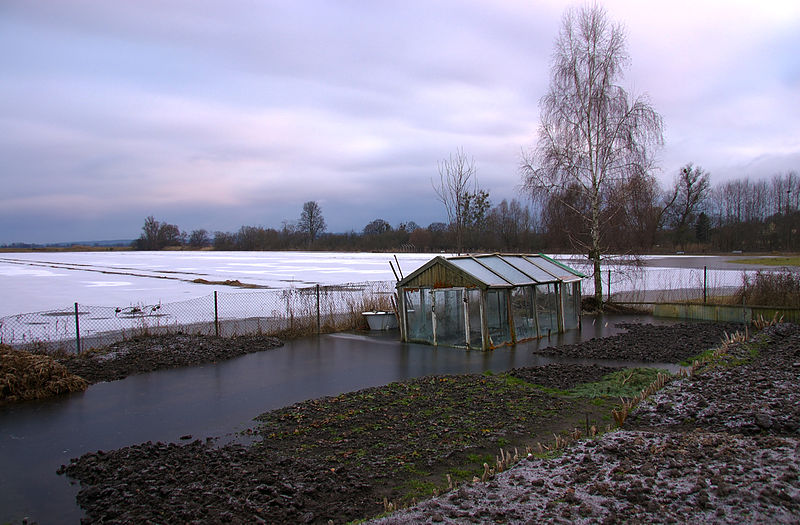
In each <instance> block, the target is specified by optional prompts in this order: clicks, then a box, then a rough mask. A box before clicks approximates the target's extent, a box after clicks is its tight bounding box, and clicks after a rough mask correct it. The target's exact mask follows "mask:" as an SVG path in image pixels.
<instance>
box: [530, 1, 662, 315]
mask: <svg viewBox="0 0 800 525" xmlns="http://www.w3.org/2000/svg"><path fill="white" fill-rule="evenodd" d="M629 62H630V59H629V56H628V53H627V49H626V44H625V32H624V30H623V28H622V26H621V25H619V24H613V23H611V22H610V21H609V20H608V17H607V15H606V12H605V10H604V9H603V8H602V7H600V6H599V5H597V4H595V5H592V6H586V7H582V8H580V9H577V10H576V9H570V10H568V11H566V13H565V14H564V17H563V19H562V24H561V30H560V32H559V35H558V37H557V38H556V42H555V51H554V53H553V57H552V61H551V66H550V88H549V91H548V93H547V94H546V95H545V96H544V97H543V98H542V99H541V100H540V103H539V108H540V118H541V123H540V126H539V131H538V138H537V142H536V145H535V147H534V148H533V149H532V150H530V151H528V152H524V153H523V158H522V163H521V174H522V177H523V181H524V186H525V188H526V189H527V190H528V191H530V192H532V193H533V194H534V197H535V196H537V195H539V196H542V195H544V196H547V197H549V198H550V199H557V200H562V197H563V196H564V195H570V194H571V193H572V192H573V191H575V190H577V191H578V192H579V194H580V197H581V200H582V201H584V205H582V206H575V205H574V204H573V203H572V202H570V201H567V200H562V204H563V205H564V206H566V207H567V208H569V209H571V210H572V211H573V212H574V213H576V214H577V215H579V216H580V218H581V221H582V223H583V225H584V228H585V229H586V232H587V233H588V235H585V236H578V235H575V236H574V238H576V239H580V238H586V239H588V241H586V242H580V243H579V244H580V245H579V246H577V247H576V248H577V249H580V250H581V251H584V252H585V253H587V255H588V257H589V259H590V260H591V261H592V264H593V268H594V293H595V299H596V301H597V303H598V305H599V306H602V300H603V285H602V281H601V273H600V271H601V268H600V265H601V260H602V255H603V253H604V251H605V248H604V243H603V226H604V223H603V220H602V218H603V211H604V207H605V205H606V203H607V200H606V198H607V194H608V191H609V189H611V188H613V187H615V186H619V185H620V184H623V183H624V182H625V181H626V180H627V179H629V178H630V177H631V176H634V175H641V174H645V173H648V172H649V171H650V170H651V168H652V161H653V159H652V152H653V148H654V147H656V146H659V145H661V144H662V143H663V132H662V119H661V116H660V115H659V114H658V113H657V112H656V111H655V109H653V107H652V106H651V105H650V103H649V102H648V101H647V100H646V98H644V97H637V98H633V97H632V96H631V95H629V94H628V92H627V91H626V90H625V89H624V88H623V87H622V86H620V85H619V82H620V80H621V79H622V77H623V71H624V69H625V68H626V67H627V66H628V65H629ZM566 189H570V192H567V191H565V190H566Z"/></svg>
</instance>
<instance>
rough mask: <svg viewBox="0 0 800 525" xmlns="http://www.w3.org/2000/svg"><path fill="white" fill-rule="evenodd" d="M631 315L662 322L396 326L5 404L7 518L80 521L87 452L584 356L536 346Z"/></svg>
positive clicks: (1, 448)
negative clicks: (553, 353)
mask: <svg viewBox="0 0 800 525" xmlns="http://www.w3.org/2000/svg"><path fill="white" fill-rule="evenodd" d="M624 321H632V322H657V321H653V319H652V318H646V317H644V318H643V317H634V318H631V317H622V316H613V317H611V316H610V317H606V318H602V317H599V318H591V317H589V318H585V319H584V321H583V326H582V329H581V330H580V331H573V332H570V333H567V334H560V335H557V336H556V335H553V336H552V337H551V338H550V339H549V340H548V339H543V340H541V341H533V342H529V343H524V344H519V345H517V346H515V347H502V348H498V349H496V350H494V351H492V352H481V351H469V350H461V349H455V348H445V347H439V348H435V347H431V346H427V345H416V344H402V343H400V342H398V340H397V339H398V337H397V334H396V333H388V334H379V335H375V336H373V335H369V336H367V335H362V334H332V335H326V336H322V337H319V338H317V337H314V338H308V339H302V340H298V341H291V342H289V343H287V344H286V345H285V346H284V347H282V348H279V349H276V350H271V351H268V352H262V353H257V354H250V355H246V356H242V357H239V358H236V359H232V360H230V361H225V362H222V363H218V364H209V365H204V366H198V367H192V368H182V369H177V370H164V371H160V372H153V373H149V374H143V375H138V376H131V377H128V378H126V379H124V380H122V381H115V382H112V383H100V384H97V385H93V386H92V387H90V388H89V389H88V390H87V391H86V392H84V393H80V394H74V395H72V396H69V397H67V398H61V399H57V400H50V401H42V402H33V403H25V404H22V405H18V406H10V407H5V408H0V522H6V521H19V520H21V519H22V518H23V517H30V518H32V519H34V520H38V521H39V522H41V523H53V522H59V523H64V522H72V523H77V522H79V521H80V517H81V512H80V509H79V508H78V507H77V506H76V504H75V494H76V493H77V487H75V486H71V485H70V484H69V482H68V480H67V479H66V478H64V477H63V476H56V474H55V471H56V469H57V468H58V467H59V466H60V465H61V464H62V463H67V462H68V461H69V459H70V458H73V457H77V456H80V455H81V454H84V453H86V452H91V451H95V450H98V449H101V450H103V449H105V450H108V449H114V448H119V447H123V446H127V445H131V444H135V443H141V442H144V441H178V440H179V438H180V436H183V435H186V434H191V435H193V436H194V437H195V438H202V437H206V436H221V435H224V434H226V433H230V432H234V431H238V430H242V429H244V428H247V427H248V426H250V425H251V420H252V418H253V417H255V416H257V415H258V414H260V413H262V412H265V411H268V410H272V409H275V408H279V407H282V406H287V405H290V404H292V403H296V402H298V401H303V400H306V399H312V398H317V397H323V396H333V395H337V394H340V393H343V392H348V391H352V390H358V389H361V388H366V387H370V386H378V385H383V384H386V383H389V382H392V381H399V380H403V379H408V378H412V377H419V376H425V375H433V374H461V373H481V372H483V371H485V370H492V371H495V372H500V371H503V370H508V369H510V368H515V367H520V366H533V365H539V364H546V363H550V362H555V361H559V362H565V361H567V362H576V361H577V360H564V359H555V358H550V357H544V356H537V355H536V354H535V353H534V352H535V351H536V350H537V349H539V348H542V347H544V346H550V345H557V344H567V343H572V342H576V341H579V340H585V339H591V338H593V337H604V336H608V335H613V334H614V333H617V332H618V331H620V330H619V329H618V328H617V327H616V326H615V324H616V323H618V322H624ZM580 362H586V361H580Z"/></svg>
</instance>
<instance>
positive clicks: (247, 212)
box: [0, 0, 800, 243]
mask: <svg viewBox="0 0 800 525" xmlns="http://www.w3.org/2000/svg"><path fill="white" fill-rule="evenodd" d="M570 5H575V4H573V3H568V2H561V1H555V0H547V1H545V0H525V1H522V0H504V1H500V0H452V1H450V0H445V1H437V0H420V1H416V0H403V1H402V2H401V1H392V2H389V1H381V0H361V1H355V0H339V1H335V0H327V1H294V0H282V1H269V0H250V1H245V0H226V1H206V0H185V1H162V0H159V1H156V0H130V1H126V0H114V1H105V0H46V1H40V2H31V1H28V0H21V1H16V0H0V63H2V67H0V243H10V242H60V241H77V240H100V239H120V238H121V239H126V238H135V237H137V236H138V235H139V233H140V232H141V226H142V223H143V221H144V218H145V217H146V216H147V215H154V216H155V217H156V218H157V219H159V220H162V221H167V222H171V223H174V224H177V225H178V226H180V227H181V228H182V229H184V230H187V231H190V230H193V229H198V228H205V229H207V230H210V231H214V230H223V231H234V230H237V229H238V228H239V227H240V226H241V225H262V226H265V227H276V228H279V227H280V225H281V222H282V221H283V220H290V221H291V220H295V219H297V218H298V217H299V215H300V210H301V208H302V204H303V202H305V201H308V200H316V201H318V202H319V203H320V205H321V207H322V211H323V214H324V216H325V218H326V220H327V222H328V226H329V230H330V231H334V232H341V231H349V230H351V229H353V230H356V231H360V230H361V229H362V228H363V226H364V225H365V224H366V223H367V222H369V221H371V220H372V219H375V218H384V219H386V220H388V221H389V222H390V223H392V224H393V225H396V224H397V223H399V222H400V221H406V220H414V221H416V222H417V223H419V224H422V225H427V224H429V223H430V222H434V221H440V220H444V218H445V216H444V212H443V210H442V208H441V205H440V204H438V203H437V201H436V198H435V195H434V192H433V190H432V188H431V179H432V178H434V177H438V175H437V162H438V161H439V160H441V159H443V158H445V157H447V156H448V155H449V154H450V153H452V152H454V151H455V150H456V149H457V148H463V149H464V150H465V151H466V152H467V153H468V154H469V155H471V156H472V157H474V160H475V164H476V166H477V168H478V177H479V182H480V184H481V186H483V187H485V188H487V189H489V190H490V192H491V197H492V201H493V202H494V203H498V202H499V201H500V200H502V199H503V198H508V199H510V198H512V197H520V196H521V193H520V189H519V185H520V178H519V174H518V171H517V166H518V164H519V159H520V152H521V150H522V148H527V147H529V146H531V145H532V144H533V143H534V141H535V136H536V135H535V133H536V129H537V126H538V102H539V99H540V98H541V97H542V96H543V95H544V94H545V92H546V90H547V87H548V83H549V72H548V66H549V60H550V56H551V53H552V50H553V41H554V39H555V37H556V35H557V33H558V29H559V24H560V19H561V16H562V14H563V12H564V10H565V8H567V7H569V6H570ZM577 5H581V4H577ZM603 5H604V6H605V7H606V9H607V11H608V14H609V16H610V18H612V19H613V20H616V21H620V22H622V23H623V24H624V25H625V28H626V31H627V36H628V49H629V54H630V56H631V60H632V64H631V67H630V69H629V70H628V71H627V73H626V76H625V78H624V80H623V85H624V86H625V87H626V88H627V89H628V90H629V91H630V92H631V93H633V94H635V95H642V94H647V95H648V97H649V99H650V101H651V103H652V104H653V106H654V107H655V108H656V109H657V110H658V111H659V112H660V113H661V114H662V115H663V117H664V122H665V140H666V144H665V146H664V148H663V149H662V150H661V151H660V153H659V159H660V163H659V164H660V172H659V173H658V177H659V180H660V181H661V182H662V183H663V184H664V185H667V184H669V183H670V182H671V180H672V179H673V177H674V176H675V173H676V172H677V170H678V168H679V167H680V166H681V165H683V164H685V163H687V162H690V161H691V162H694V163H695V164H699V165H700V166H702V167H703V168H705V169H706V170H708V171H710V172H711V175H712V182H719V181H724V180H726V179H729V178H736V177H743V176H748V177H753V178H759V177H768V176H770V175H773V174H774V173H778V172H785V171H789V170H796V171H800V2H797V0H787V1H784V2H778V1H771V0H762V1H760V2H754V1H751V0H747V1H735V0H727V1H718V2H717V1H713V2H712V1H706V0H670V1H663V2H662V1H658V2H656V1H652V2H651V1H646V2H643V1H641V0H629V1H625V0H613V1H607V2H603Z"/></svg>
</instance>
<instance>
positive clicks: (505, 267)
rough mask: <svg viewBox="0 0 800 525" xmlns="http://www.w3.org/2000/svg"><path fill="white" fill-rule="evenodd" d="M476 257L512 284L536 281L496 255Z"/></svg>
mask: <svg viewBox="0 0 800 525" xmlns="http://www.w3.org/2000/svg"><path fill="white" fill-rule="evenodd" d="M476 259H478V260H480V262H482V263H483V264H485V265H486V266H488V267H489V268H491V269H492V270H494V271H495V272H497V273H499V274H500V275H502V276H503V278H504V279H506V280H507V281H510V282H511V283H512V284H515V285H523V284H531V283H532V282H534V281H533V279H532V278H531V277H529V276H527V275H525V274H524V273H522V272H521V271H519V270H517V269H516V268H514V267H513V266H511V265H510V264H508V263H507V262H505V261H504V260H503V259H501V258H499V257H497V256H496V255H490V256H487V257H476Z"/></svg>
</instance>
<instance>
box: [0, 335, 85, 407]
mask: <svg viewBox="0 0 800 525" xmlns="http://www.w3.org/2000/svg"><path fill="white" fill-rule="evenodd" d="M88 386H89V384H88V383H87V382H86V381H85V380H84V379H82V378H80V377H78V376H76V375H73V374H71V373H69V371H68V370H67V369H66V368H65V367H64V366H63V365H60V364H59V363H57V362H56V361H54V360H53V358H52V357H50V356H47V355H42V354H31V353H29V352H24V351H22V350H14V349H13V348H11V347H9V346H7V345H0V405H3V404H6V403H14V402H17V401H29V400H33V399H45V398H48V397H52V396H57V395H62V394H68V393H70V392H82V391H84V390H86V387H88Z"/></svg>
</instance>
